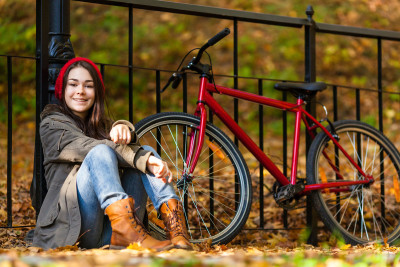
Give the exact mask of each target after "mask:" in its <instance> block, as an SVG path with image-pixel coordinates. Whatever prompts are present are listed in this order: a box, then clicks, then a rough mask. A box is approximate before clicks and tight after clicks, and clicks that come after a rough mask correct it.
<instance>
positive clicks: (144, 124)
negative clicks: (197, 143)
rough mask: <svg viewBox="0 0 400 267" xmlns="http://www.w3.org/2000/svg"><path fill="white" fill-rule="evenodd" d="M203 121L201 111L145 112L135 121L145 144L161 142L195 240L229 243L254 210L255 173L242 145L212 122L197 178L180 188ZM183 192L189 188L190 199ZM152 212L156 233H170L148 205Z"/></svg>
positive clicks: (140, 137)
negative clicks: (192, 137)
mask: <svg viewBox="0 0 400 267" xmlns="http://www.w3.org/2000/svg"><path fill="white" fill-rule="evenodd" d="M199 123H200V120H199V118H198V117H196V116H193V115H189V114H186V113H174V112H166V113H158V114H154V115H152V116H149V117H147V118H144V119H143V120H141V121H140V122H138V123H137V124H136V125H135V130H136V134H137V136H138V138H139V142H140V143H141V145H149V146H151V147H153V148H154V149H156V148H157V147H158V148H157V149H158V152H159V153H160V155H161V158H162V159H163V160H165V161H166V162H167V163H168V165H169V167H170V169H171V170H172V172H173V175H174V181H173V186H174V189H175V192H177V195H178V197H180V199H181V200H182V203H183V206H184V210H185V212H184V214H185V218H186V220H187V226H188V227H187V228H188V232H189V236H190V239H191V240H190V241H191V242H193V243H201V242H209V240H211V243H212V244H217V243H222V244H226V243H228V242H230V241H231V240H232V239H233V238H234V237H235V236H236V235H237V234H238V233H239V231H240V230H241V228H242V227H243V226H244V224H245V223H246V220H247V218H248V216H249V212H250V208H251V196H252V192H251V178H250V174H249V171H248V168H247V164H246V162H245V161H244V159H243V157H242V155H241V153H240V152H239V150H238V149H237V147H236V146H235V145H234V144H233V142H232V141H231V140H230V139H229V138H228V136H226V134H224V133H223V132H222V131H221V130H220V129H218V128H217V127H215V126H214V125H212V124H211V123H207V126H206V131H205V141H204V145H203V148H202V153H201V155H200V158H199V160H198V163H197V165H196V168H195V170H194V173H193V174H194V175H193V179H192V180H191V181H190V182H188V183H187V184H186V185H187V187H183V188H178V186H177V181H178V179H181V178H182V172H183V171H182V170H183V168H184V167H183V162H184V161H183V160H182V159H185V158H186V156H185V155H184V154H185V148H184V146H185V145H186V146H187V144H188V141H187V140H188V132H189V131H188V130H189V129H193V128H196V127H198V125H199ZM183 140H185V141H183ZM210 158H212V161H210ZM235 174H236V175H235ZM235 176H236V180H235ZM189 183H190V184H189ZM181 186H182V185H181ZM235 187H236V189H235ZM183 192H186V199H187V200H186V201H185V194H184V193H183ZM235 196H236V197H235ZM149 202H150V201H149ZM148 213H149V228H150V231H151V233H153V234H154V235H155V236H156V238H160V237H161V238H165V231H164V229H163V228H164V226H163V223H162V222H161V221H160V220H159V219H158V218H157V216H156V215H155V211H154V208H153V207H151V206H148Z"/></svg>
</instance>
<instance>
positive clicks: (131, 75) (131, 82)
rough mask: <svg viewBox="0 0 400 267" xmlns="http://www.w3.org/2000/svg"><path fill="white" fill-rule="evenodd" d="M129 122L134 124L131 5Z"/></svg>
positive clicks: (131, 22) (131, 21)
mask: <svg viewBox="0 0 400 267" xmlns="http://www.w3.org/2000/svg"><path fill="white" fill-rule="evenodd" d="M128 10H129V37H128V39H129V44H128V46H129V48H128V49H129V51H128V56H129V63H128V64H129V88H128V90H129V121H130V122H132V123H133V7H132V5H129V9H128Z"/></svg>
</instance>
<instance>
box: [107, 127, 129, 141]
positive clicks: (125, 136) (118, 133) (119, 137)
mask: <svg viewBox="0 0 400 267" xmlns="http://www.w3.org/2000/svg"><path fill="white" fill-rule="evenodd" d="M110 138H111V141H113V142H114V143H116V144H120V145H127V144H129V143H130V142H131V131H130V129H129V127H128V126H126V125H125V124H117V125H115V126H114V127H113V128H112V129H111V131H110Z"/></svg>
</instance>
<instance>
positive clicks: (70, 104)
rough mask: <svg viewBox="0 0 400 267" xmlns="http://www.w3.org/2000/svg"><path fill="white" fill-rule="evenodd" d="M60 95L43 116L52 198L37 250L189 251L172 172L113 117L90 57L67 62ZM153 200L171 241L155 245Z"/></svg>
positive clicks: (128, 127) (58, 88)
mask: <svg viewBox="0 0 400 267" xmlns="http://www.w3.org/2000/svg"><path fill="white" fill-rule="evenodd" d="M55 96H56V98H57V99H58V100H59V101H60V103H59V105H54V104H50V105H48V106H46V107H45V109H44V111H43V113H42V114H41V119H42V121H41V123H40V137H41V141H42V145H43V152H44V163H43V165H44V168H45V177H46V182H47V187H48V193H47V195H46V198H45V200H44V202H43V205H42V208H41V209H40V213H39V217H38V220H37V225H36V228H35V234H34V239H33V244H34V245H35V246H40V247H43V248H46V249H47V248H54V247H60V246H66V245H73V244H75V243H77V242H78V243H79V245H80V246H81V247H84V248H98V247H101V246H104V245H107V244H109V245H110V247H113V248H126V247H127V246H128V245H129V244H131V243H135V242H138V243H140V245H141V246H142V247H144V248H150V249H154V250H157V251H161V250H167V249H170V248H173V247H175V248H183V249H191V248H192V247H191V244H190V243H189V241H188V234H187V230H186V223H185V221H184V220H185V218H184V215H183V212H182V204H181V202H180V201H179V198H178V196H177V195H176V194H175V192H174V190H173V187H172V186H171V184H170V183H171V181H172V178H173V177H172V172H171V171H170V169H169V168H168V165H167V164H166V163H165V162H164V161H162V160H161V159H160V157H159V155H158V154H157V153H156V152H155V150H154V149H153V148H152V147H150V146H140V144H139V143H138V142H137V138H136V134H135V128H134V126H133V125H132V123H130V122H128V121H123V120H119V121H116V122H114V123H112V122H111V120H110V119H109V118H107V116H106V115H105V112H104V100H105V88H104V84H103V79H102V76H101V74H100V71H99V69H98V68H97V66H96V65H95V64H94V63H93V62H92V61H90V60H88V59H85V58H74V59H72V60H70V61H68V62H67V63H66V64H65V66H64V67H63V68H62V69H61V71H60V74H59V76H58V78H57V81H56V85H55ZM147 197H150V199H151V200H152V202H153V204H154V207H155V208H156V209H157V210H159V211H160V213H161V217H162V218H163V220H165V221H164V223H165V225H166V226H167V227H166V231H167V232H168V233H169V235H168V237H169V239H170V240H164V241H159V240H157V239H154V238H153V237H151V236H150V235H149V234H148V232H147V231H146V229H145V228H144V225H143V224H142V220H143V217H144V213H145V208H146V203H147ZM104 214H106V215H107V216H105V215H104Z"/></svg>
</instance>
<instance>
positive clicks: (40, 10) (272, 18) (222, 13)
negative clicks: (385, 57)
mask: <svg viewBox="0 0 400 267" xmlns="http://www.w3.org/2000/svg"><path fill="white" fill-rule="evenodd" d="M56 2H57V5H58V7H57V8H59V10H61V11H62V14H63V16H69V12H74V11H73V10H71V11H70V10H69V9H70V6H69V4H68V2H69V1H61V0H60V1H45V0H37V2H36V3H37V5H36V7H37V9H36V14H37V22H36V23H37V54H36V57H19V58H24V59H25V60H35V61H36V92H37V94H36V103H37V104H36V123H37V125H38V122H39V114H40V112H41V110H42V109H43V108H44V106H45V105H46V103H48V102H49V101H51V98H52V90H54V89H52V85H51V78H52V77H53V76H55V74H54V73H52V72H51V71H50V74H49V69H51V68H52V67H53V68H54V66H52V65H56V63H57V58H54V56H53V55H51V54H50V55H49V49H48V44H49V42H51V38H53V37H54V35H57V34H59V35H61V36H64V37H63V38H65V37H66V38H67V42H68V41H69V36H68V34H69V25H61V26H60V25H56V26H55V25H54V23H53V24H52V22H51V19H54V18H51V17H50V16H54V13H52V12H50V9H51V8H55V7H54V5H55V3H56ZM80 2H88V3H96V4H104V5H113V6H120V7H125V8H126V12H127V13H128V14H129V23H128V25H127V32H128V35H129V38H128V40H129V43H128V57H129V63H128V65H126V66H118V67H123V68H126V69H127V70H128V79H129V87H128V91H129V100H128V101H129V111H128V112H129V120H130V121H132V120H133V113H134V107H133V106H132V102H133V101H132V100H133V98H134V94H133V92H134V84H133V76H134V75H135V71H136V70H138V69H140V70H144V71H150V72H154V74H155V77H156V82H155V83H156V111H157V112H160V111H161V93H160V87H161V84H162V80H161V73H163V72H168V70H160V69H144V68H141V67H140V66H135V65H134V62H133V55H134V53H135V51H134V49H133V39H134V38H133V33H134V29H133V10H134V9H144V10H149V11H159V12H168V13H177V14H185V15H191V16H201V17H207V18H216V19H224V20H230V21H232V22H233V51H232V52H233V62H232V66H233V75H232V76H230V78H231V79H233V84H234V88H236V89H239V81H240V80H241V79H254V80H255V81H256V82H257V86H258V93H259V94H260V95H261V94H263V83H264V82H265V81H270V80H269V79H264V78H257V77H256V78H251V77H241V76H240V73H239V65H238V61H239V58H240V55H239V52H238V40H239V38H240V36H239V32H238V24H240V23H242V22H251V23H254V24H263V25H266V26H267V25H277V26H282V27H289V28H298V29H303V30H304V48H305V50H304V51H299V53H303V54H304V62H305V69H304V70H305V76H304V80H303V81H306V82H313V81H315V80H316V72H317V69H318V66H317V65H316V64H317V63H316V62H317V61H316V49H317V47H316V45H317V42H316V36H318V35H319V34H333V35H343V36H353V37H362V38H368V39H373V40H376V49H377V59H376V60H377V61H376V68H377V81H378V83H377V85H376V88H373V89H366V88H355V87H348V86H343V85H335V84H330V90H329V93H327V94H332V95H331V96H330V97H329V98H331V99H332V105H333V119H334V120H337V119H340V118H339V116H338V91H339V90H354V91H355V92H356V93H355V94H356V102H355V105H354V108H355V114H356V119H358V120H360V119H361V105H360V94H361V93H362V92H369V93H372V94H374V95H376V96H377V97H376V98H375V99H376V100H375V104H376V105H377V106H378V110H379V114H378V122H379V123H378V124H379V130H380V131H382V132H383V131H384V127H383V113H382V110H383V109H382V107H383V106H382V105H383V95H384V94H396V93H394V92H388V91H385V90H384V88H383V85H382V42H384V41H396V42H398V41H400V33H399V32H393V31H383V30H373V29H366V28H358V27H348V26H340V25H331V24H324V23H316V22H315V21H314V20H313V18H312V16H313V13H314V11H313V10H312V8H308V9H307V11H306V14H307V18H293V17H284V16H276V15H269V14H261V13H254V12H247V11H239V10H228V9H223V8H216V7H205V6H197V5H190V4H182V3H172V2H166V1H158V0H113V1H105V0H93V1H90V0H85V1H80ZM57 19H58V18H57ZM65 21H67V22H68V23H69V18H67V19H66V20H65V18H64V22H65ZM57 27H61V28H62V29H61V30H60V29H59V30H58V33H57V32H55V31H57V29H56V30H54V29H55V28H57ZM63 27H64V28H63ZM63 31H64V32H63ZM65 31H66V32H65ZM49 33H50V35H49ZM0 57H4V58H6V60H7V84H8V102H7V106H8V110H7V111H8V125H7V129H8V131H7V215H8V216H7V226H5V227H10V228H11V227H17V226H15V225H13V223H12V221H13V220H12V219H13V214H12V194H11V191H12V190H11V189H12V188H11V183H12V164H11V162H12V136H13V134H12V94H13V82H12V72H13V61H12V59H13V58H18V56H12V55H0ZM65 59H66V57H64V58H62V59H61V60H59V61H58V64H59V65H58V66H56V68H58V69H59V68H60V67H61V66H62V63H63V62H64V61H65ZM49 60H50V61H49ZM99 64H100V69H101V71H102V73H103V74H106V72H107V68H108V67H115V65H109V64H104V63H99ZM53 78H54V77H53ZM187 86H188V84H187V83H184V85H183V97H182V101H183V103H184V104H183V109H182V111H183V112H187V111H188V108H187V102H188V96H187ZM53 88H54V87H53ZM286 98H287V96H286V94H283V95H282V99H286ZM307 108H308V109H309V111H311V112H315V110H316V107H315V105H313V104H311V105H309V106H308V107H307ZM239 111H240V108H239V102H238V100H237V99H235V101H234V118H235V120H236V121H239ZM263 113H264V112H263V107H262V106H260V107H259V116H258V117H259V136H260V140H259V145H260V148H261V149H264V147H265V144H264V139H263V138H262V137H263V135H264V129H265V127H264V122H263ZM239 123H240V122H239ZM37 125H36V135H37V136H38V127H37ZM282 125H283V137H282V143H283V147H282V149H283V162H282V165H283V166H282V168H283V170H284V172H285V171H286V169H287V156H288V152H287V150H288V143H287V140H288V131H287V127H286V126H287V117H286V113H285V112H283V113H282ZM289 137H290V133H289ZM306 141H307V145H309V144H310V140H306ZM235 143H236V144H237V145H238V146H239V144H238V140H237V139H235ZM35 146H36V148H37V149H36V150H35V151H36V152H35V174H34V176H35V177H36V178H39V179H36V182H35V185H36V197H37V199H38V201H39V202H38V203H36V204H37V206H38V207H40V204H41V203H40V201H41V199H42V197H43V196H42V194H43V191H42V190H41V189H42V187H43V177H44V172H43V168H42V166H41V162H42V158H43V156H42V153H41V149H40V142H39V139H38V138H36V144H35ZM285 175H286V173H285ZM258 176H259V181H258V184H259V185H260V186H259V196H260V199H259V218H260V222H259V227H256V228H252V229H253V230H271V229H272V230H273V229H275V228H268V229H267V228H264V222H265V221H266V220H265V219H266V218H265V217H264V200H263V196H264V195H265V192H264V186H263V184H264V182H265V181H264V171H263V168H262V166H260V167H259V175H258ZM287 218H288V214H287V211H283V225H284V227H283V228H282V229H286V230H290V227H288V223H287ZM307 225H308V226H314V228H315V225H316V219H315V216H312V209H311V203H309V200H307ZM315 238H316V235H315V233H314V235H312V236H311V240H310V241H311V242H314V243H315V240H316V239H315Z"/></svg>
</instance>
